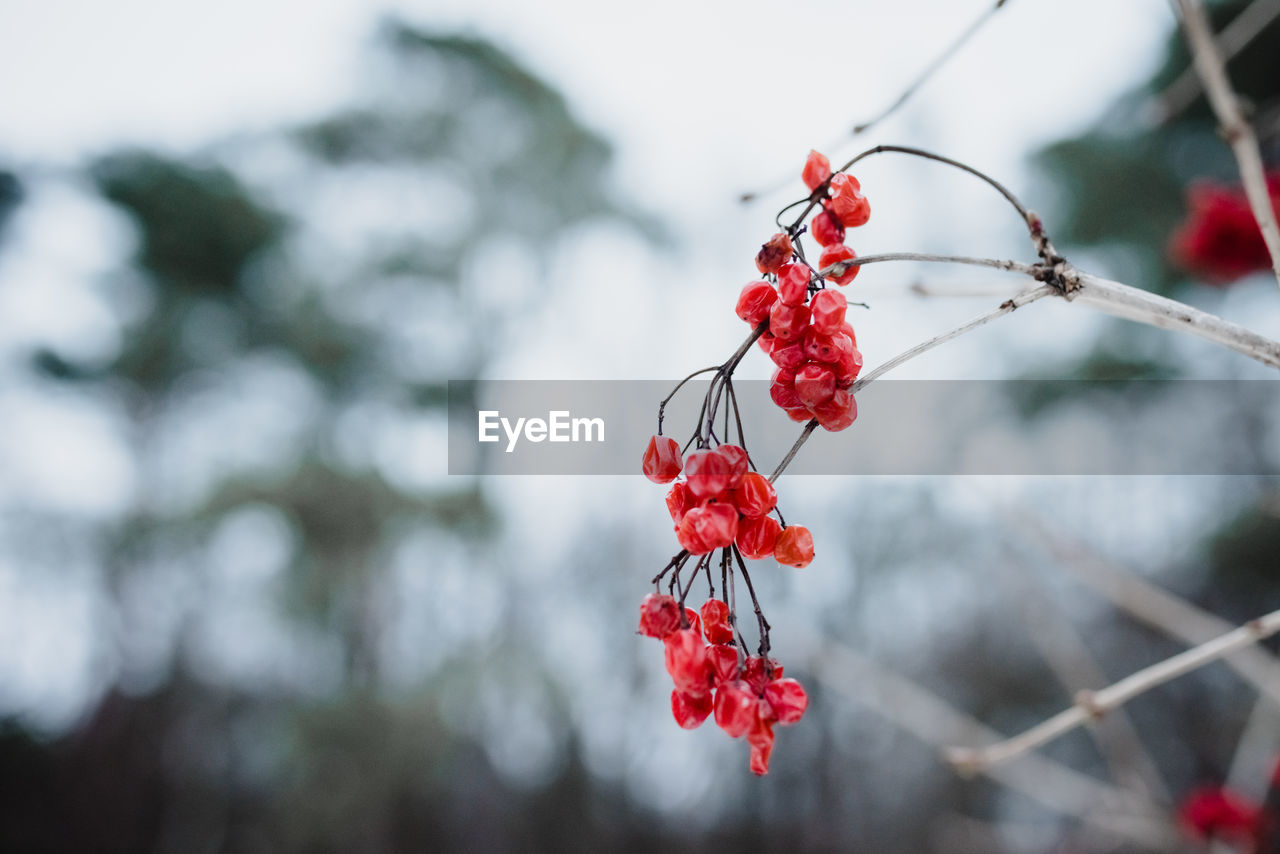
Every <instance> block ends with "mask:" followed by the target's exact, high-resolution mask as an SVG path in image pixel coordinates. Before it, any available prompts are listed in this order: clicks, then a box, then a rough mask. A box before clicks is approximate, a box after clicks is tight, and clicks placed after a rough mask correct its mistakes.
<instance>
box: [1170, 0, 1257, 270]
mask: <svg viewBox="0 0 1280 854" xmlns="http://www.w3.org/2000/svg"><path fill="white" fill-rule="evenodd" d="M1170 2H1171V3H1174V4H1175V5H1176V7H1177V8H1178V10H1179V12H1180V14H1181V19H1182V26H1183V30H1184V31H1185V32H1186V36H1187V44H1188V45H1189V46H1190V48H1191V58H1192V61H1193V62H1194V64H1195V69H1196V73H1198V74H1199V75H1200V79H1201V81H1202V82H1203V83H1204V90H1205V94H1206V95H1207V96H1208V98H1209V105H1210V106H1211V107H1213V112H1214V115H1216V116H1217V117H1218V123H1219V124H1220V125H1221V129H1222V135H1223V136H1224V137H1225V138H1226V140H1227V143H1228V144H1229V145H1230V146H1231V152H1232V153H1233V154H1234V155H1235V157H1236V163H1237V164H1238V165H1239V167H1240V180H1241V182H1242V183H1243V184H1244V192H1245V195H1246V196H1247V197H1248V199H1249V207H1250V208H1252V209H1253V216H1254V219H1256V220H1257V221H1258V227H1259V228H1260V229H1261V230H1262V239H1263V240H1264V241H1265V242H1266V244H1267V252H1268V253H1270V255H1271V267H1272V270H1273V271H1274V272H1275V274H1276V281H1277V283H1280V225H1277V224H1276V215H1275V211H1273V210H1272V208H1271V197H1270V195H1269V194H1268V193H1267V178H1266V174H1265V173H1264V171H1263V167H1262V154H1261V152H1260V151H1259V150H1258V140H1257V137H1255V136H1254V133H1253V127H1252V126H1251V125H1250V124H1249V123H1248V122H1247V121H1246V120H1245V117H1244V113H1243V111H1242V110H1241V109H1240V101H1239V99H1238V98H1237V97H1236V94H1235V91H1234V90H1232V88H1231V81H1230V80H1229V79H1228V77H1227V70H1226V67H1225V66H1224V65H1223V60H1222V55H1221V54H1220V53H1219V52H1218V46H1217V44H1215V43H1214V40H1213V32H1212V31H1211V30H1210V29H1209V21H1208V18H1207V17H1206V16H1205V13H1204V7H1203V6H1201V4H1200V2H1199V0H1170Z"/></svg>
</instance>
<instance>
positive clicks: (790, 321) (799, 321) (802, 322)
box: [769, 302, 809, 361]
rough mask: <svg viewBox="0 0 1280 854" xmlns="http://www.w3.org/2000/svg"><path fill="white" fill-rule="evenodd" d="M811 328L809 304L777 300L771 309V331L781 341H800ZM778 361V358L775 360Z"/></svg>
mask: <svg viewBox="0 0 1280 854" xmlns="http://www.w3.org/2000/svg"><path fill="white" fill-rule="evenodd" d="M808 328H809V306H807V305H787V304H786V303H784V302H776V303H774V304H773V308H771V309H769V331H770V332H772V333H773V336H774V337H775V338H777V339H779V340H781V341H799V340H800V339H801V337H802V336H803V335H804V331H805V330H806V329H808ZM775 361H776V360H775Z"/></svg>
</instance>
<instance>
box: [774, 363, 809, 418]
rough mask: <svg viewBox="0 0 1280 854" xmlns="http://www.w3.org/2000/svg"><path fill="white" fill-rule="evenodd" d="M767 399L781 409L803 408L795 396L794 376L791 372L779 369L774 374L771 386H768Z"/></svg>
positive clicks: (798, 398)
mask: <svg viewBox="0 0 1280 854" xmlns="http://www.w3.org/2000/svg"><path fill="white" fill-rule="evenodd" d="M769 399H770V400H772V401H773V402H774V403H776V404H777V405H778V406H781V407H782V408H783V409H795V408H796V407H798V406H804V404H803V403H802V402H801V401H800V397H799V396H798V395H797V394H796V375H795V374H794V373H793V372H791V371H786V370H783V369H782V368H779V369H778V370H777V371H775V372H774V375H773V384H772V385H770V386H769Z"/></svg>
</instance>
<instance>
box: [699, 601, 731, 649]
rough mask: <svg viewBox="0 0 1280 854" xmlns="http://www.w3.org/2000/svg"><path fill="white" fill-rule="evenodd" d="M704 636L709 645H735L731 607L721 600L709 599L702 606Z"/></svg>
mask: <svg viewBox="0 0 1280 854" xmlns="http://www.w3.org/2000/svg"><path fill="white" fill-rule="evenodd" d="M701 613H702V635H703V637H705V638H706V639H707V643H710V644H720V643H733V627H732V626H730V625H729V606H728V605H726V604H725V603H724V602H721V601H720V600H719V599H708V600H707V601H706V602H705V603H704V604H703V606H702V612H701Z"/></svg>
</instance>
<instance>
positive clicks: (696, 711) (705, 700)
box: [671, 691, 713, 729]
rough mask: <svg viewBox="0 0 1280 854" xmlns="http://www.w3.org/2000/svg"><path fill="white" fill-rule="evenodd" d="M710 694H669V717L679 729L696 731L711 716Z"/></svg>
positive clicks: (678, 692) (706, 692)
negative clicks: (673, 719)
mask: <svg viewBox="0 0 1280 854" xmlns="http://www.w3.org/2000/svg"><path fill="white" fill-rule="evenodd" d="M712 703H713V701H712V698H711V692H710V691H705V692H703V693H701V694H690V693H688V692H686V691H672V692H671V715H672V717H674V718H675V719H676V723H678V724H679V725H680V727H681V729H697V728H698V727H700V726H702V722H703V721H705V720H706V719H707V716H708V715H710V714H711V707H712Z"/></svg>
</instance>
